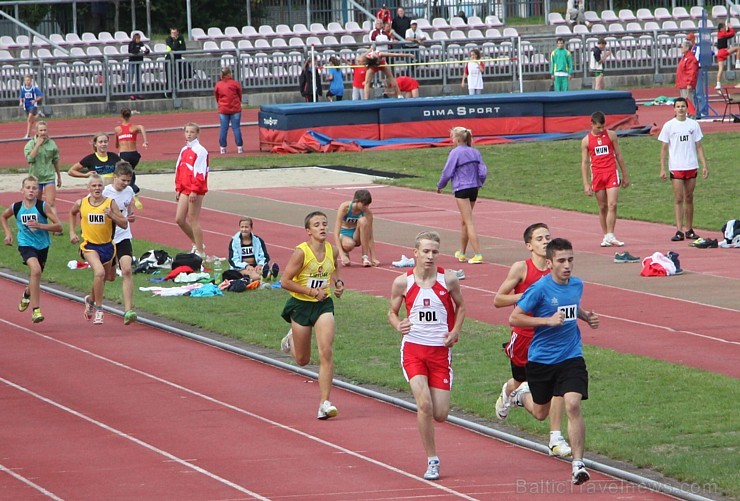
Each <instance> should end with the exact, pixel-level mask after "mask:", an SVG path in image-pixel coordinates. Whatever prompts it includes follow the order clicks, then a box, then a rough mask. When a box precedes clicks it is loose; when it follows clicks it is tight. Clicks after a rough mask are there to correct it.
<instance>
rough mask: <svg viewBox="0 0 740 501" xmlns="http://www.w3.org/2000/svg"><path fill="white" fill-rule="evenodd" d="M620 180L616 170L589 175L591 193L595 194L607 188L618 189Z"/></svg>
mask: <svg viewBox="0 0 740 501" xmlns="http://www.w3.org/2000/svg"><path fill="white" fill-rule="evenodd" d="M619 184H620V180H619V174H618V173H617V171H616V169H615V170H612V171H596V172H592V173H591V191H593V192H597V191H602V190H608V189H609V188H619Z"/></svg>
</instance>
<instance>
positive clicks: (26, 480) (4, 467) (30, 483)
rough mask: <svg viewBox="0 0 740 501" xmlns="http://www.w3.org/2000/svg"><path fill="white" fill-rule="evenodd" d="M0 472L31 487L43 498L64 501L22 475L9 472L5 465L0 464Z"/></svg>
mask: <svg viewBox="0 0 740 501" xmlns="http://www.w3.org/2000/svg"><path fill="white" fill-rule="evenodd" d="M0 471H4V472H5V473H7V474H8V475H10V476H11V477H13V478H15V479H16V480H20V481H21V482H23V483H24V484H26V485H28V486H29V487H32V488H34V489H36V490H37V491H39V492H40V493H41V494H43V495H44V496H46V497H47V498H49V499H53V500H54V501H64V500H63V499H62V498H60V497H59V496H57V495H56V494H54V493H53V492H51V491H48V490H46V489H44V488H43V487H41V486H40V485H38V484H36V483H34V482H32V481H30V480H29V479H27V478H26V477H24V476H23V475H19V474H18V473H16V472H14V471H13V470H11V469H10V468H8V467H7V466H5V465H2V464H0Z"/></svg>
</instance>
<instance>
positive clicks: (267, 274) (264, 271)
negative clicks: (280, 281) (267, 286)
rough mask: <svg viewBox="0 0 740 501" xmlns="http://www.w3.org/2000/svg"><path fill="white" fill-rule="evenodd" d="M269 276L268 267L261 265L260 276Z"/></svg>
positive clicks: (265, 277)
mask: <svg viewBox="0 0 740 501" xmlns="http://www.w3.org/2000/svg"><path fill="white" fill-rule="evenodd" d="M269 277H270V267H269V266H267V265H265V266H263V267H262V278H264V279H265V280H267V279H268V278H269Z"/></svg>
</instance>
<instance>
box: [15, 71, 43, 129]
mask: <svg viewBox="0 0 740 501" xmlns="http://www.w3.org/2000/svg"><path fill="white" fill-rule="evenodd" d="M42 99H44V93H43V92H41V89H39V87H38V85H36V84H35V83H33V77H32V76H31V75H26V76H25V77H24V78H23V85H22V86H21V90H20V106H21V108H23V109H24V110H25V112H26V114H27V115H28V120H27V125H26V139H28V138H29V137H31V129H32V128H33V125H34V124H35V123H36V122H37V121H38V119H39V117H38V114H39V103H40V102H41V100H42Z"/></svg>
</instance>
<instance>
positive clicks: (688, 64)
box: [676, 50, 699, 89]
mask: <svg viewBox="0 0 740 501" xmlns="http://www.w3.org/2000/svg"><path fill="white" fill-rule="evenodd" d="M698 79H699V62H698V61H697V60H696V56H694V53H693V52H691V51H690V50H687V51H686V53H685V54H684V55H683V57H682V58H681V60H680V61H679V62H678V67H677V68H676V87H677V88H679V89H685V88H687V87H688V86H689V85H690V86H691V87H692V88H694V89H696V81H697V80H698Z"/></svg>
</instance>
